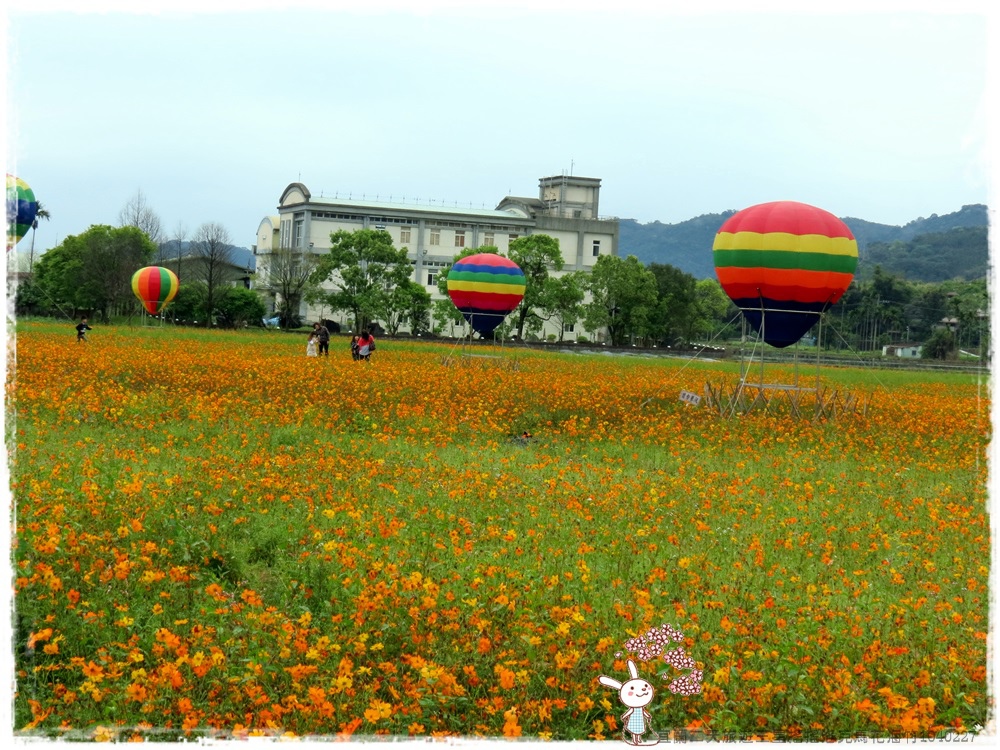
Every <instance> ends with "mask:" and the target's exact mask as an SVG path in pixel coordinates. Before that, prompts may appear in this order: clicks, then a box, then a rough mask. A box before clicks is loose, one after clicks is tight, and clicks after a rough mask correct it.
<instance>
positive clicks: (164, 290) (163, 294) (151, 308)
mask: <svg viewBox="0 0 1000 750" xmlns="http://www.w3.org/2000/svg"><path fill="white" fill-rule="evenodd" d="M178 288H180V282H179V281H178V280H177V275H176V274H175V273H174V272H173V271H171V270H170V269H169V268H161V267H160V266H146V267H145V268H140V269H139V270H138V271H136V272H135V273H134V274H132V293H133V294H135V296H136V297H138V298H139V301H140V302H142V306H143V307H145V308H146V311H147V312H148V313H149V314H150V315H156V314H157V313H159V312H160V311H161V310H162V309H163V308H164V307H166V306H167V303H169V302H170V300H172V299H173V298H174V297H175V296H176V295H177V290H178Z"/></svg>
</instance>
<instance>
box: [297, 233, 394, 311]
mask: <svg viewBox="0 0 1000 750" xmlns="http://www.w3.org/2000/svg"><path fill="white" fill-rule="evenodd" d="M411 273H412V268H411V266H410V261H409V258H408V256H407V252H406V249H405V248H401V249H398V250H397V249H396V248H395V247H394V246H393V244H392V235H390V234H389V233H388V232H386V231H385V230H384V229H359V230H358V231H356V232H346V231H344V230H340V231H337V232H333V233H332V234H331V235H330V252H329V253H328V254H326V255H324V256H320V258H319V261H318V262H317V265H316V270H315V271H313V273H312V274H311V276H310V280H311V281H312V282H314V283H323V282H325V281H330V282H332V283H333V286H334V289H333V291H331V292H328V293H326V294H325V296H324V297H323V299H324V301H325V302H326V303H327V304H328V305H329V306H330V308H331V309H333V310H343V311H345V312H349V313H351V314H352V315H353V316H354V325H355V330H361V329H362V328H365V327H367V326H369V325H370V324H371V323H372V322H373V321H375V320H377V319H378V318H379V317H382V318H383V320H384V319H385V318H384V315H385V313H386V311H387V310H390V309H393V301H392V299H391V298H390V297H391V294H392V292H393V290H394V289H396V288H397V287H401V286H404V285H405V284H406V283H407V282H409V280H410V274H411Z"/></svg>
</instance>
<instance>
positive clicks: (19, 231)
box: [7, 174, 38, 250]
mask: <svg viewBox="0 0 1000 750" xmlns="http://www.w3.org/2000/svg"><path fill="white" fill-rule="evenodd" d="M36 213H38V201H36V200H35V194H34V193H33V192H32V190H31V188H30V187H28V183H27V182H25V181H24V180H22V179H21V178H20V177H15V176H14V175H12V174H9V175H7V250H10V249H11V248H13V247H14V246H15V245H16V244H17V243H18V242H20V241H21V238H22V237H24V235H26V234H27V233H28V230H29V229H31V224H32V222H34V220H35V214H36Z"/></svg>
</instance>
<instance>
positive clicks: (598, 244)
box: [594, 240, 601, 258]
mask: <svg viewBox="0 0 1000 750" xmlns="http://www.w3.org/2000/svg"><path fill="white" fill-rule="evenodd" d="M600 254H601V241H600V240H594V257H595V258H596V257H597V256H598V255H600Z"/></svg>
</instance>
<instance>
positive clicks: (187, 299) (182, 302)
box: [166, 281, 208, 323]
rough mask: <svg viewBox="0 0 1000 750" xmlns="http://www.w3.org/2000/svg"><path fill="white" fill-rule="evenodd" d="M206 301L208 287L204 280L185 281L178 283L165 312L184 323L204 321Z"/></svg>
mask: <svg viewBox="0 0 1000 750" xmlns="http://www.w3.org/2000/svg"><path fill="white" fill-rule="evenodd" d="M207 301H208V287H207V285H206V284H205V282H204V281H186V282H184V283H183V284H181V285H180V288H179V289H178V290H177V296H176V297H174V299H173V301H172V302H171V303H170V306H169V307H168V308H167V310H166V314H167V315H169V316H170V317H171V318H172V319H174V320H177V321H183V322H185V323H193V322H194V321H196V320H197V321H204V320H205V319H206V318H207V317H208V311H207V309H206V303H207Z"/></svg>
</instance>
